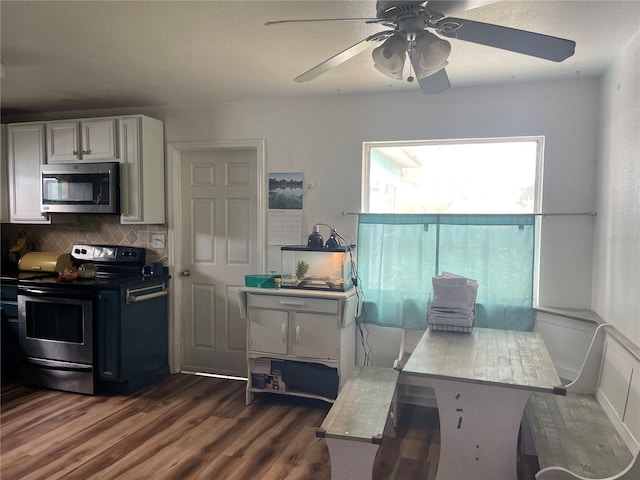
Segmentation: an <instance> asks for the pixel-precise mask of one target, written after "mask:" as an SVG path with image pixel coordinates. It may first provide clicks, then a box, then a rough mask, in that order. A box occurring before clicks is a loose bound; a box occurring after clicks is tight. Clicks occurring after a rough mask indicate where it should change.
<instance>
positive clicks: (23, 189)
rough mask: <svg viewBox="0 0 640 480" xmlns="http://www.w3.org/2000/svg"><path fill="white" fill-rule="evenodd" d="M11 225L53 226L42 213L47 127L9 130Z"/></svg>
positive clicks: (11, 126) (14, 127)
mask: <svg viewBox="0 0 640 480" xmlns="http://www.w3.org/2000/svg"><path fill="white" fill-rule="evenodd" d="M8 136H9V152H8V160H9V165H8V167H9V178H8V179H9V221H10V222H11V223H51V221H50V220H49V218H48V217H47V215H46V214H44V213H42V212H41V211H40V198H41V185H40V165H42V164H43V163H44V142H45V140H44V124H42V123H38V124H24V125H17V124H16V125H10V126H9V132H8Z"/></svg>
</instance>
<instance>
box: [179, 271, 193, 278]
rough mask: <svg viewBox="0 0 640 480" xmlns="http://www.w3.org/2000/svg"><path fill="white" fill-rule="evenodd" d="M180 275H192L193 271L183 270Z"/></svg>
mask: <svg viewBox="0 0 640 480" xmlns="http://www.w3.org/2000/svg"><path fill="white" fill-rule="evenodd" d="M180 275H182V276H183V277H188V276H189V275H191V272H190V271H189V270H183V271H181V272H180Z"/></svg>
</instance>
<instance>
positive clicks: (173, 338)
mask: <svg viewBox="0 0 640 480" xmlns="http://www.w3.org/2000/svg"><path fill="white" fill-rule="evenodd" d="M247 148H249V149H255V152H256V174H257V177H256V181H257V192H256V193H257V204H258V205H257V208H258V212H257V214H258V226H257V228H258V231H257V235H258V252H257V254H258V258H259V260H258V262H259V264H260V270H261V271H264V270H265V268H266V263H265V262H266V255H265V245H266V240H265V239H266V232H267V229H266V212H265V207H266V205H268V204H267V193H266V187H265V186H266V173H265V172H266V169H265V167H266V165H265V164H266V140H265V139H253V140H251V139H250V140H230V141H211V142H170V143H167V172H168V174H169V175H168V181H167V220H168V224H167V227H168V228H167V230H168V231H167V234H168V238H167V242H168V250H167V252H168V256H169V258H168V264H169V267H170V271H171V272H172V276H173V278H174V280H173V282H174V285H173V288H170V289H169V292H170V295H169V368H170V370H171V373H179V372H180V371H181V370H182V324H183V318H182V312H181V308H180V307H181V306H182V301H183V298H182V289H181V288H178V287H177V285H176V284H175V282H178V281H179V280H180V272H181V271H182V270H183V269H184V265H182V255H181V253H180V252H182V239H181V236H180V234H179V232H181V231H182V219H181V216H180V215H178V214H177V213H178V209H177V205H179V203H178V200H179V199H180V198H181V195H182V188H181V186H180V161H181V154H182V153H183V152H193V151H202V150H233V149H247Z"/></svg>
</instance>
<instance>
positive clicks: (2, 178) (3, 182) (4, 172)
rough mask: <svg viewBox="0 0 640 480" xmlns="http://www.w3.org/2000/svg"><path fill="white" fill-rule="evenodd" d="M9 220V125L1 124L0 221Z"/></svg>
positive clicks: (5, 221)
mask: <svg viewBox="0 0 640 480" xmlns="http://www.w3.org/2000/svg"><path fill="white" fill-rule="evenodd" d="M8 221H9V171H8V168H7V127H6V125H0V223H7V222H8Z"/></svg>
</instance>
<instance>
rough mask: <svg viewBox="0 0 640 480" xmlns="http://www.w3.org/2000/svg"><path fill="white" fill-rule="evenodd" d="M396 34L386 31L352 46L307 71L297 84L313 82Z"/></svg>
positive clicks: (298, 77)
mask: <svg viewBox="0 0 640 480" xmlns="http://www.w3.org/2000/svg"><path fill="white" fill-rule="evenodd" d="M394 33H395V31H394V30H385V31H383V32H378V33H374V34H373V35H371V36H369V37H367V38H365V39H364V40H361V41H360V42H358V43H356V44H355V45H351V46H350V47H349V48H347V49H346V50H343V51H341V52H340V53H338V54H336V55H334V56H333V57H331V58H329V59H327V60H325V61H324V62H322V63H320V64H318V65H316V66H315V67H313V68H312V69H310V70H307V71H306V72H304V73H303V74H302V75H299V76H297V77H296V78H294V80H295V81H296V82H308V81H309V80H313V79H314V78H316V77H318V76H320V75H322V74H323V73H325V72H327V71H329V70H331V69H332V68H334V67H337V66H338V65H340V64H341V63H344V62H346V61H347V60H349V59H350V58H353V57H355V56H356V55H357V54H359V53H361V52H364V51H365V50H366V49H368V48H370V47H371V46H372V45H375V44H377V43H379V42H380V41H382V40H386V39H387V38H389V37H390V36H391V35H393V34H394Z"/></svg>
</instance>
